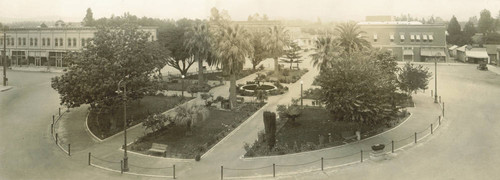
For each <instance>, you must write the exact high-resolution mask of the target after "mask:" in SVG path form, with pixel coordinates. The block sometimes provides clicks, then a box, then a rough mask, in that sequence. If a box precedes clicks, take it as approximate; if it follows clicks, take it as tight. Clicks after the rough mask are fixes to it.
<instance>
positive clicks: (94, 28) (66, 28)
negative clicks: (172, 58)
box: [0, 26, 158, 33]
mask: <svg viewBox="0 0 500 180" xmlns="http://www.w3.org/2000/svg"><path fill="white" fill-rule="evenodd" d="M138 28H139V29H158V27H157V26H139V27H138ZM97 29H98V28H97V27H47V28H41V27H29V28H9V29H6V32H9V31H32V30H35V31H40V30H97ZM0 32H2V33H3V32H4V31H3V29H0Z"/></svg>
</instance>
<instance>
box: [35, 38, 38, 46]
mask: <svg viewBox="0 0 500 180" xmlns="http://www.w3.org/2000/svg"><path fill="white" fill-rule="evenodd" d="M35 46H38V38H35Z"/></svg>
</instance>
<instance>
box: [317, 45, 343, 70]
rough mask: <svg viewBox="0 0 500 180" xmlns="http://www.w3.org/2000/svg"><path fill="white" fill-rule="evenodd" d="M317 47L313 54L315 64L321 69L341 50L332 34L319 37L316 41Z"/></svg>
mask: <svg viewBox="0 0 500 180" xmlns="http://www.w3.org/2000/svg"><path fill="white" fill-rule="evenodd" d="M314 44H315V46H316V49H315V53H314V54H311V55H310V56H311V57H312V61H311V62H312V63H313V66H314V67H316V68H318V69H319V70H320V71H321V70H323V69H325V68H327V67H328V66H329V64H330V63H331V62H333V60H334V58H335V57H337V56H338V54H339V52H340V48H339V46H337V44H336V43H335V40H334V38H333V37H332V36H326V37H319V38H318V39H316V41H315V42H314Z"/></svg>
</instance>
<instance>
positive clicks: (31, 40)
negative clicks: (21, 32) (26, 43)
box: [30, 38, 33, 46]
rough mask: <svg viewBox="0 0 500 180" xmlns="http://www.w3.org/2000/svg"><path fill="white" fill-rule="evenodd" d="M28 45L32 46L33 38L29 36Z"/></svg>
mask: <svg viewBox="0 0 500 180" xmlns="http://www.w3.org/2000/svg"><path fill="white" fill-rule="evenodd" d="M30 46H33V38H30Z"/></svg>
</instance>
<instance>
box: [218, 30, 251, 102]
mask: <svg viewBox="0 0 500 180" xmlns="http://www.w3.org/2000/svg"><path fill="white" fill-rule="evenodd" d="M217 37H218V42H217V46H216V50H217V56H218V57H219V58H220V60H221V64H222V70H223V72H224V73H225V74H229V101H230V106H231V109H232V108H234V106H235V105H236V75H237V74H238V73H239V72H240V71H241V70H243V65H244V64H245V57H248V56H249V55H250V54H251V53H252V51H253V49H252V44H251V43H250V40H249V39H248V38H247V37H248V33H247V31H246V30H245V29H243V27H241V26H239V25H236V26H227V27H225V28H224V29H222V31H219V32H218V34H217Z"/></svg>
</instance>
